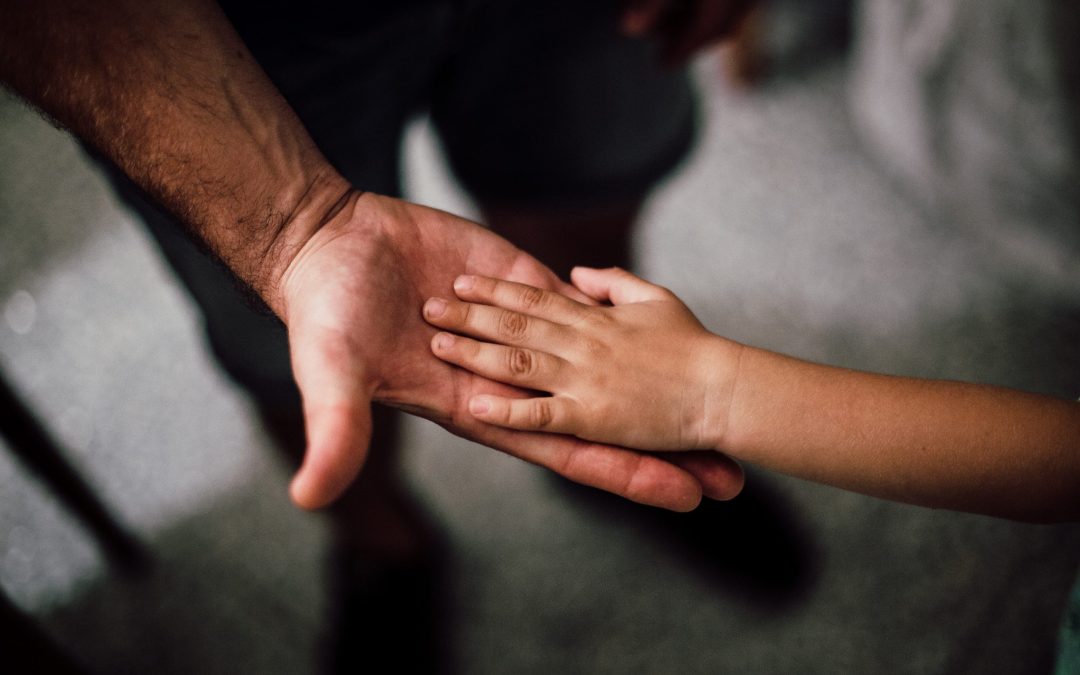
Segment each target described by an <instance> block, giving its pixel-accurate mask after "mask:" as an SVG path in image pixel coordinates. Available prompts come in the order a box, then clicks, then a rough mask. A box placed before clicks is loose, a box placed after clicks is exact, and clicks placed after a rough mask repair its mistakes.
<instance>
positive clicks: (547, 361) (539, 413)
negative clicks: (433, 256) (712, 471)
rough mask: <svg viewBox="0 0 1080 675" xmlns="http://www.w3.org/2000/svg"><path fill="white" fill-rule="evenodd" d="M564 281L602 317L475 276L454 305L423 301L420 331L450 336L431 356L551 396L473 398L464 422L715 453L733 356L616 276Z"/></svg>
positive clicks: (659, 292) (679, 313)
mask: <svg viewBox="0 0 1080 675" xmlns="http://www.w3.org/2000/svg"><path fill="white" fill-rule="evenodd" d="M571 279H572V281H573V282H574V285H575V286H577V288H578V289H580V290H581V291H582V292H583V293H585V294H586V295H588V296H589V297H591V298H593V299H595V300H597V301H599V302H610V303H611V304H612V305H613V306H599V307H594V306H588V305H584V304H581V303H579V302H576V301H574V300H571V299H570V298H567V297H565V296H563V295H560V294H558V293H552V292H549V291H543V290H540V289H537V288H533V287H531V286H525V285H522V284H517V283H512V282H508V281H500V280H497V279H491V278H487V277H475V276H461V277H458V279H457V280H456V281H455V282H454V291H455V293H456V294H457V296H458V298H459V299H460V300H459V299H441V298H431V299H429V300H428V301H427V303H426V304H425V305H424V317H425V318H426V319H427V320H428V322H430V323H431V324H433V325H435V326H438V327H440V328H444V329H446V330H447V331H452V332H453V333H458V335H453V334H451V333H450V332H442V333H439V334H437V335H436V336H435V337H434V338H432V341H431V348H432V351H433V352H434V353H435V355H436V356H437V357H439V358H440V359H443V360H444V361H448V362H450V363H453V364H456V365H458V366H461V367H462V368H465V369H467V370H470V371H473V372H474V373H477V374H479V375H482V376H484V377H488V378H491V379H494V380H499V381H501V382H506V383H508V384H513V385H516V386H518V387H522V388H526V389H533V390H539V391H543V392H549V393H550V394H551V396H537V397H534V398H527V399H510V398H504V397H498V396H490V395H482V396H476V397H474V398H473V399H472V400H471V401H470V403H469V411H470V412H471V413H472V414H473V415H475V416H476V417H477V418H478V419H480V420H483V421H485V422H488V423H490V424H495V425H498V426H503V427H509V428H511V429H522V430H543V431H550V432H555V433H563V434H572V435H574V436H577V437H579V438H582V439H586V440H590V441H598V442H604V443H613V444H617V445H623V446H627V447H633V448H640V449H647V450H690V449H704V448H717V447H719V444H720V441H721V438H722V436H723V434H724V430H725V426H726V423H727V411H728V407H729V404H730V399H731V393H732V389H733V388H734V377H735V373H736V370H737V365H738V359H739V352H740V350H741V345H738V344H736V343H733V342H730V341H728V340H725V339H723V338H720V337H718V336H716V335H713V334H712V333H710V332H708V331H707V330H706V329H705V328H704V327H703V326H702V325H701V323H700V322H699V321H698V320H697V318H695V317H694V315H693V314H692V313H691V312H690V310H689V309H688V308H687V307H686V305H684V304H683V303H682V302H681V301H680V300H679V299H678V298H677V297H676V296H675V295H674V294H673V293H671V292H670V291H668V290H667V289H664V288H661V287H659V286H655V285H653V284H650V283H648V282H646V281H644V280H642V279H640V278H638V277H636V276H634V275H633V274H630V273H629V272H626V271H624V270H621V269H617V268H613V269H608V270H597V269H590V268H584V267H578V268H576V269H574V271H573V273H572V274H571ZM462 301H464V302H462ZM463 335H468V336H472V337H474V338H478V339H479V341H478V340H475V339H471V338H470V337H463Z"/></svg>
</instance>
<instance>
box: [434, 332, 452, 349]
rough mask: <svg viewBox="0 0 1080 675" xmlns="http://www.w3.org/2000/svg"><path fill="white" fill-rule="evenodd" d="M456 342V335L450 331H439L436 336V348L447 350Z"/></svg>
mask: <svg viewBox="0 0 1080 675" xmlns="http://www.w3.org/2000/svg"><path fill="white" fill-rule="evenodd" d="M453 344H454V336H453V335H450V334H449V333H439V334H438V335H436V336H435V348H436V349H441V350H443V351H446V350H447V349H450V346H451V345H453Z"/></svg>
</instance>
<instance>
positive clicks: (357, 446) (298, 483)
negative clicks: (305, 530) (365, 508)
mask: <svg viewBox="0 0 1080 675" xmlns="http://www.w3.org/2000/svg"><path fill="white" fill-rule="evenodd" d="M290 340H291V352H292V361H293V373H294V375H295V377H296V384H297V386H298V387H299V389H300V395H301V397H302V398H303V402H304V427H305V431H306V435H307V447H306V449H305V451H304V461H303V463H302V464H301V465H300V470H299V471H297V473H296V476H294V477H293V480H292V485H290V487H289V494H290V495H291V497H292V500H293V502H295V503H296V505H297V506H299V507H301V508H304V509H318V508H321V507H323V506H326V505H328V504H330V503H331V502H333V501H334V500H335V499H337V498H338V497H340V496H341V494H342V493H343V492H345V489H346V488H347V487H349V485H350V484H351V483H352V481H353V480H354V479H355V478H356V476H357V474H359V473H360V469H361V468H362V467H363V465H364V460H365V459H366V458H367V452H368V443H369V442H370V441H371V427H372V421H371V393H370V392H369V391H367V390H366V388H365V381H366V378H364V377H363V376H362V371H363V370H364V369H363V367H362V364H360V363H358V362H356V359H357V356H356V355H355V354H352V353H350V351H349V346H348V341H347V340H344V339H341V338H340V336H337V335H335V334H334V333H332V332H330V333H324V332H321V331H315V332H313V333H311V334H307V333H305V332H304V331H290Z"/></svg>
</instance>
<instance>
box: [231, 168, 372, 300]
mask: <svg viewBox="0 0 1080 675" xmlns="http://www.w3.org/2000/svg"><path fill="white" fill-rule="evenodd" d="M360 194H362V193H361V192H360V191H358V190H356V189H355V188H353V187H352V186H351V185H350V184H349V182H348V181H347V180H345V178H344V177H342V176H341V175H340V174H339V173H337V172H336V171H334V170H333V169H332V168H329V167H328V168H327V169H325V170H322V171H319V172H316V173H314V174H313V175H312V177H311V178H310V179H308V180H306V181H305V182H304V185H303V187H302V188H300V189H298V190H296V191H295V196H294V197H292V198H290V199H289V201H288V203H286V204H285V205H284V208H281V209H280V210H279V211H277V213H278V214H279V215H278V217H277V218H276V220H277V222H276V223H275V222H273V220H275V219H268V220H267V230H268V238H267V239H266V240H265V241H263V242H262V244H259V245H253V246H251V247H249V250H248V251H247V252H246V255H248V256H252V257H251V258H249V269H248V272H247V274H246V275H245V274H240V276H241V278H243V279H244V281H246V282H247V283H248V284H249V285H250V286H251V287H252V289H253V290H254V291H255V292H256V293H258V294H259V296H260V297H262V298H263V300H264V301H265V302H266V304H267V305H268V306H269V307H270V309H271V310H273V311H274V313H275V314H277V315H278V317H279V318H282V319H284V318H285V311H286V310H285V298H284V279H285V277H286V274H287V271H288V270H289V268H290V266H291V264H292V262H293V261H294V259H295V258H296V257H297V255H298V254H299V252H300V251H301V250H303V248H304V246H305V244H307V243H308V241H310V239H311V238H312V236H314V234H315V233H316V232H318V231H319V230H321V229H322V228H324V227H325V226H326V225H327V224H328V223H330V222H331V221H333V220H334V219H335V218H336V217H338V216H339V215H340V214H341V213H342V212H343V211H345V210H346V208H347V207H348V206H349V204H350V203H351V202H354V201H355V200H356V198H357V197H359V195H360ZM253 239H257V238H253ZM234 270H235V268H234Z"/></svg>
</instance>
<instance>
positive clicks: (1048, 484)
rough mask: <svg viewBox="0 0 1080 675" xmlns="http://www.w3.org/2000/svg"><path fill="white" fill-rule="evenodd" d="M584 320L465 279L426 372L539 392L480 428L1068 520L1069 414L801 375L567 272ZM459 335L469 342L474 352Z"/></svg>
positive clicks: (999, 395) (623, 283) (854, 375)
mask: <svg viewBox="0 0 1080 675" xmlns="http://www.w3.org/2000/svg"><path fill="white" fill-rule="evenodd" d="M572 279H573V282H574V284H575V286H576V287H577V288H578V289H579V290H580V291H581V292H583V293H584V294H586V295H588V296H589V297H590V298H592V299H593V300H595V301H598V302H605V303H610V305H608V306H593V305H588V304H584V303H580V302H577V301H575V300H573V299H571V298H568V297H564V296H560V295H558V294H557V293H552V292H549V291H544V290H542V289H539V288H532V287H528V286H525V285H521V284H517V283H513V282H509V281H505V280H497V279H492V278H482V277H473V276H464V277H460V278H459V279H457V281H456V282H455V285H454V290H455V294H456V297H451V298H442V297H438V298H432V299H429V300H428V302H427V303H426V305H425V317H426V318H427V320H428V321H429V322H431V323H432V324H433V325H435V326H438V327H440V328H443V329H445V331H447V332H443V333H440V334H438V335H436V336H435V337H434V338H433V339H432V342H431V349H432V352H433V353H434V354H435V355H436V356H438V357H439V358H441V359H443V360H445V361H447V362H448V363H453V364H455V365H457V366H460V367H462V368H464V369H467V370H470V371H472V372H475V373H479V374H482V375H484V376H485V377H487V378H490V379H495V380H499V381H502V382H506V383H508V384H514V385H517V386H519V387H525V388H529V389H533V390H539V391H541V392H547V393H549V394H550V395H547V396H534V397H532V398H529V399H520V398H508V397H502V396H498V395H490V394H482V395H477V396H474V397H473V398H472V399H471V400H470V402H469V410H470V412H471V413H472V414H473V415H474V416H475V417H476V418H477V419H478V420H482V421H484V422H487V423H489V424H492V425H495V426H500V427H506V428H511V429H519V430H533V431H537V430H542V431H546V432H549V433H555V434H571V435H574V436H576V437H578V438H582V439H587V440H591V441H600V442H608V443H615V444H620V445H626V446H629V447H636V448H649V449H653V450H677V449H680V448H687V447H693V448H700V449H710V450H714V451H719V452H724V453H726V454H727V455H729V456H731V457H734V458H736V459H738V460H745V461H748V462H753V463H755V464H759V465H761V466H763V467H765V468H768V469H772V470H776V471H780V472H783V473H787V474H790V475H793V476H797V477H800V478H805V479H808V480H813V481H817V482H821V483H827V484H829V485H834V486H837V487H841V488H845V489H849V490H854V491H858V492H862V493H865V494H869V495H873V496H877V497H882V498H886V499H892V500H897V501H903V502H908V503H912V504H920V505H924V506H930V507H935V508H948V509H956V510H963V511H971V512H977V513H985V514H990V515H996V516H1002V517H1008V518H1015V519H1021V520H1030V521H1063V520H1076V519H1078V518H1080V498H1078V497H1077V495H1080V405H1078V404H1076V403H1075V402H1071V401H1063V400H1060V399H1056V398H1052V397H1048V396H1040V395H1035V394H1029V393H1026V392H1021V391H1015V390H1011V389H1005V388H1001V387H991V386H983V385H976V384H965V383H959V382H945V381H934V380H923V379H914V378H904V377H892V376H887V375H877V374H873V373H864V372H857V371H852V370H845V369H842V368H834V367H830V366H824V365H819V364H814V363H808V362H805V361H801V360H799V359H794V358H791V357H788V356H784V355H782V354H777V353H773V352H768V351H765V350H761V349H756V348H753V347H749V346H745V345H741V344H738V343H735V342H733V341H730V340H727V339H725V338H723V337H720V336H718V335H714V334H712V333H710V332H708V331H707V330H706V329H705V328H704V327H703V326H702V325H701V323H700V322H698V320H697V319H696V318H695V317H694V315H693V314H692V313H691V312H690V310H689V309H687V307H686V306H685V305H684V304H683V303H682V302H681V301H680V300H679V299H678V298H677V297H675V295H673V294H672V293H671V292H670V291H668V290H666V289H664V288H661V287H659V286H655V285H653V284H650V283H648V282H646V281H644V280H642V279H639V278H638V277H635V276H634V275H632V274H630V273H629V272H625V271H623V270H621V269H617V268H613V269H608V270H596V269H590V268H576V269H575V270H574V271H573V274H572ZM470 336H471V337H470Z"/></svg>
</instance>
